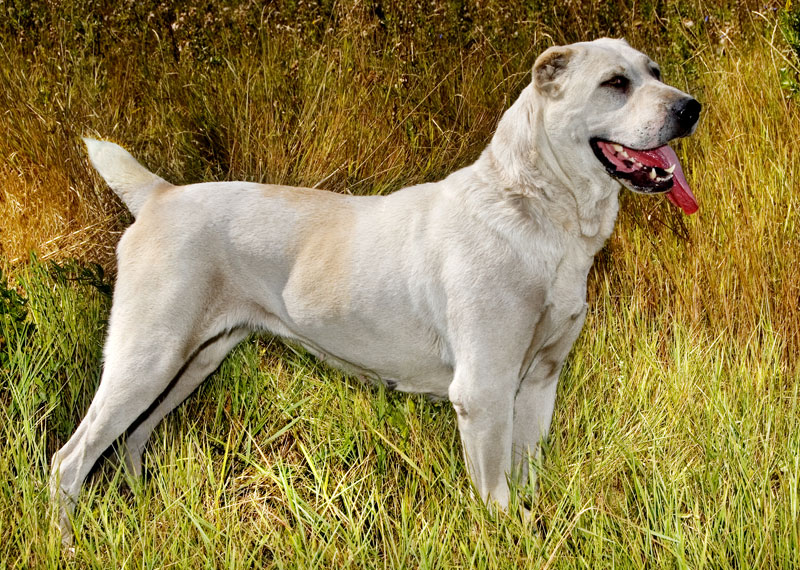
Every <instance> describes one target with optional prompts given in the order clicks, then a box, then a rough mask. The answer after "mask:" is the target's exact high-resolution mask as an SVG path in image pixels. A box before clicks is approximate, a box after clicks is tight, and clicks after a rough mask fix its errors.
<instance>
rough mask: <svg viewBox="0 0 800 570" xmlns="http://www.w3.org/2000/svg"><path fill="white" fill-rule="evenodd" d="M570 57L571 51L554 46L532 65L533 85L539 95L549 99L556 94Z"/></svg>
mask: <svg viewBox="0 0 800 570" xmlns="http://www.w3.org/2000/svg"><path fill="white" fill-rule="evenodd" d="M572 55H573V50H572V49H570V48H568V47H563V46H554V47H551V48H548V49H547V50H545V52H544V53H543V54H542V55H540V56H539V57H538V58H537V59H536V63H534V64H533V84H534V85H535V86H536V89H537V90H538V91H539V92H540V93H542V94H544V95H550V96H551V97H552V96H555V95H557V94H558V91H559V88H560V87H561V82H560V79H561V76H562V75H563V74H564V72H565V71H566V70H567V66H568V65H569V60H570V59H571V58H572Z"/></svg>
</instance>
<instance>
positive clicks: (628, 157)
mask: <svg viewBox="0 0 800 570" xmlns="http://www.w3.org/2000/svg"><path fill="white" fill-rule="evenodd" d="M591 145H592V150H593V151H594V154H595V156H597V158H598V159H599V160H600V162H602V163H603V166H605V167H606V170H607V171H608V173H609V174H610V175H611V176H613V177H614V178H616V179H618V180H619V181H620V182H622V183H623V184H625V185H626V186H628V187H629V188H631V189H632V190H634V191H636V192H644V193H646V194H661V193H665V192H666V194H667V198H669V201H670V202H672V203H673V204H675V205H676V206H678V207H679V208H680V209H681V210H683V211H684V212H685V213H686V214H694V213H695V212H696V211H697V209H698V205H697V199H696V198H695V197H694V194H692V191H691V189H690V188H689V183H688V182H687V181H686V176H684V174H683V169H682V168H681V165H680V162H678V156H677V155H676V154H675V151H674V150H672V149H671V148H670V147H669V145H664V146H662V147H659V148H654V149H650V150H635V149H632V148H628V147H626V146H623V145H621V144H618V143H614V142H609V141H604V140H600V139H593V140H592V141H591Z"/></svg>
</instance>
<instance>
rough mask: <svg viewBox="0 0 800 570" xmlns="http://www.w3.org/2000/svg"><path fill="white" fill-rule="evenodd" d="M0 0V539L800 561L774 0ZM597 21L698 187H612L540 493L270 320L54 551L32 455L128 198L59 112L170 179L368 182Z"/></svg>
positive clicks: (175, 549) (6, 543)
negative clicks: (692, 127)
mask: <svg viewBox="0 0 800 570" xmlns="http://www.w3.org/2000/svg"><path fill="white" fill-rule="evenodd" d="M634 7H635V9H633V8H634ZM752 8H758V9H763V6H760V5H757V6H752ZM0 9H2V10H6V18H5V19H3V18H0V32H1V33H2V35H1V36H0V109H2V110H3V112H2V113H0V126H1V127H2V129H3V131H2V132H3V136H2V137H0V230H1V231H2V233H0V247H2V251H0V254H2V263H1V264H0V265H2V267H3V274H2V276H1V277H0V309H2V310H0V406H2V410H3V412H4V415H5V417H6V419H5V421H3V422H2V423H0V437H2V440H3V441H4V442H6V443H5V445H4V446H3V447H2V448H0V561H2V565H5V566H9V567H56V566H59V565H75V566H80V567H83V566H95V567H122V566H136V567H138V566H143V567H163V566H168V565H177V566H180V567H192V568H194V567H254V566H255V567H261V566H264V567H297V568H332V567H343V568H344V567H366V568H374V567H384V568H404V567H408V568H417V567H421V568H439V567H443V568H444V567H447V568H449V567H463V568H506V567H507V568H514V567H530V568H574V567H589V568H598V567H625V568H627V567H631V568H654V567H669V568H673V567H679V568H703V567H706V568H792V567H797V566H798V565H800V560H799V558H800V554H798V552H800V549H799V547H800V530H799V529H800V520H798V516H799V514H798V510H800V504H799V503H800V431H798V430H797V428H796V426H797V425H798V423H800V410H798V396H799V394H798V373H799V372H800V368H798V365H797V357H796V355H797V353H798V349H800V315H798V305H799V304H800V259H798V256H800V253H799V252H800V248H798V247H797V243H798V235H799V234H800V228H798V210H799V209H800V197H798V192H797V183H796V181H797V180H798V179H800V172H798V168H800V166H799V165H798V156H797V152H798V151H797V146H798V140H800V120H798V119H800V117H798V106H797V101H796V99H794V100H793V99H789V98H787V93H788V92H786V91H782V90H781V88H780V82H781V78H782V77H783V78H784V79H785V77H786V74H785V73H783V74H782V73H781V68H784V67H786V65H787V62H786V60H785V59H784V57H783V55H784V54H783V52H782V50H783V48H782V46H781V45H780V44H779V43H777V42H778V41H779V38H780V35H779V34H778V33H777V30H776V29H775V27H774V26H775V22H776V19H775V18H774V16H772V13H771V12H772V11H771V10H765V11H764V12H763V13H762V14H761V15H759V14H754V13H753V12H751V11H749V10H748V7H747V6H744V5H741V4H739V3H737V4H733V3H731V4H718V5H715V6H713V7H712V8H707V7H704V6H703V5H702V4H700V3H692V2H679V3H659V2H653V3H637V4H636V5H635V6H634V5H633V4H631V5H628V4H626V3H620V4H619V5H617V4H612V3H600V2H590V1H586V2H581V3H578V2H575V3H561V4H558V5H555V6H549V5H547V4H545V3H539V2H532V3H528V4H527V5H520V6H514V7H512V8H509V7H506V6H505V5H504V4H501V3H492V2H489V3H485V4H484V3H481V5H480V6H472V5H469V4H462V3H455V2H453V3H441V4H436V5H430V6H429V5H427V4H425V5H422V4H413V3H405V4H402V5H396V6H394V5H393V6H389V5H385V4H383V3H380V2H374V3H366V4H365V3H347V4H345V3H324V2H323V3H321V4H313V5H307V4H305V3H303V2H298V3H296V4H295V3H289V2H286V3H281V2H278V3H275V4H271V5H270V7H268V8H266V9H262V8H261V7H260V6H256V5H247V6H245V7H239V6H234V5H233V4H231V6H230V7H229V9H228V10H226V9H225V5H220V6H219V8H218V9H217V10H215V11H213V12H211V11H206V10H205V8H204V7H203V6H201V5H199V4H193V3H186V4H184V5H181V7H178V8H168V7H165V6H163V5H161V4H159V3H157V2H154V1H153V2H138V3H134V2H131V3H129V4H127V5H126V6H124V7H122V8H115V7H114V6H113V5H111V4H103V3H92V2H88V1H87V2H81V1H79V0H74V1H72V2H69V3H50V2H34V3H25V4H23V3H15V2H7V3H5V4H3V7H2V8H0ZM706 16H707V17H708V19H707V20H706ZM762 16H763V17H762ZM601 34H608V35H622V34H624V35H626V36H627V37H628V39H629V40H630V41H631V43H633V45H634V46H635V47H639V48H641V49H644V50H645V51H647V52H649V53H650V54H651V55H653V56H654V57H656V58H657V59H659V60H660V61H661V62H662V63H663V64H664V67H665V71H666V76H667V79H668V80H669V81H670V82H672V83H673V84H676V85H678V86H679V87H681V88H684V89H686V90H687V91H689V92H691V93H693V94H695V95H696V96H697V97H698V98H699V99H700V100H701V101H702V103H703V105H704V112H703V118H702V120H701V125H700V127H699V129H698V131H697V133H696V134H695V135H694V136H693V137H692V138H691V139H688V140H687V141H685V142H684V143H681V144H680V145H679V147H678V152H679V155H681V157H682V161H683V164H684V167H685V170H686V171H687V173H688V175H689V179H690V182H691V183H692V186H693V188H694V190H695V193H696V194H697V195H698V197H699V199H700V202H701V210H700V213H699V214H698V215H696V216H694V217H692V218H684V217H681V215H679V214H678V213H677V212H675V211H674V209H671V208H670V207H669V205H668V204H665V203H664V201H663V200H660V199H654V198H647V197H641V196H632V195H627V194H625V195H623V205H622V206H623V207H622V213H621V215H620V221H619V224H618V228H617V230H616V231H615V233H614V235H613V236H612V238H611V240H610V241H609V243H608V245H607V247H606V248H605V249H604V250H603V252H602V253H601V255H600V256H599V258H598V261H597V264H596V267H595V270H594V271H593V273H592V275H591V280H590V306H591V310H590V314H589V317H588V319H587V323H586V326H585V329H584V332H583V334H582V336H581V338H580V339H579V341H578V343H577V344H576V346H575V348H574V350H573V352H572V354H571V356H570V359H569V361H568V364H567V367H566V368H565V371H564V373H563V375H562V378H561V384H560V388H559V395H558V403H557V407H556V414H555V418H554V423H553V432H552V436H551V437H550V439H549V441H548V444H547V448H546V452H545V455H544V459H543V464H542V465H541V466H539V468H540V472H541V474H540V483H541V486H540V489H539V493H538V495H537V496H536V497H535V499H533V503H532V504H531V505H530V507H531V510H532V513H533V518H532V520H530V521H523V520H521V519H517V518H516V517H513V516H502V515H495V514H492V513H489V512H487V511H485V509H484V508H483V507H482V506H481V505H480V503H478V502H476V501H475V500H474V499H473V498H472V497H471V491H470V487H469V482H468V478H467V475H466V472H465V470H464V466H463V462H462V460H461V455H460V449H459V442H458V435H457V430H456V426H455V421H454V417H453V414H452V413H451V410H450V407H449V406H448V405H447V404H435V403H431V402H428V401H427V400H425V399H424V398H421V397H416V396H407V395H400V394H394V393H391V392H386V391H383V390H374V389H369V388H365V387H363V386H362V385H360V384H359V383H358V382H356V381H354V380H353V379H350V378H347V377H344V376H343V375H342V374H340V373H338V372H336V371H334V370H331V369H329V368H327V367H325V366H323V365H320V364H319V363H317V362H316V361H315V360H313V359H312V358H310V357H309V356H308V355H306V354H304V353H303V352H301V351H297V350H296V349H294V348H291V347H287V346H285V345H283V344H281V343H279V342H277V341H274V340H271V339H268V338H262V339H258V340H250V341H247V342H245V343H243V344H242V345H240V347H238V348H237V349H236V350H235V351H234V354H232V355H231V357H230V358H229V359H227V360H226V361H225V363H224V364H223V366H222V367H221V369H220V370H219V371H218V372H217V373H216V374H215V375H214V376H212V377H211V378H210V379H209V380H208V381H207V382H206V383H205V384H204V386H203V387H202V388H201V389H200V390H199V391H198V393H197V394H195V395H194V396H193V397H192V398H190V399H189V400H188V401H187V402H186V404H184V405H183V406H182V407H181V408H179V409H178V410H177V411H176V412H174V413H173V414H172V415H170V416H169V417H168V418H167V419H166V421H165V422H164V423H163V425H162V426H160V427H159V428H158V429H157V430H156V433H155V434H154V437H153V439H152V441H151V443H150V445H149V447H148V449H147V451H146V452H145V466H146V473H147V475H146V477H145V478H144V479H143V480H140V481H139V480H132V479H130V478H128V477H127V475H126V474H125V473H124V471H123V470H122V469H120V468H119V467H118V462H117V459H116V452H115V450H114V449H112V450H110V451H109V453H108V454H107V457H106V458H105V459H103V460H101V462H100V463H99V466H98V468H97V469H96V470H95V472H94V473H93V474H92V476H91V477H90V480H89V486H88V488H87V490H86V491H85V492H84V493H83V494H82V497H81V501H80V503H79V505H78V511H77V513H76V517H75V524H76V527H77V528H76V530H77V532H76V538H77V549H76V554H75V557H74V558H73V559H71V560H70V559H62V557H61V552H60V544H59V538H58V537H57V536H56V534H55V533H54V531H53V530H52V529H51V527H50V519H49V512H48V506H49V505H48V496H47V487H46V482H47V473H48V467H49V465H48V462H49V457H50V454H51V453H52V452H53V451H54V450H55V449H56V448H57V447H58V446H59V445H61V444H62V443H63V442H64V441H65V440H66V438H67V437H68V436H69V435H70V433H71V431H72V430H73V429H74V427H75V426H76V425H77V422H78V421H79V420H80V418H81V416H82V414H83V412H84V411H85V409H86V407H87V406H88V403H89V401H90V399H91V396H92V395H93V392H94V389H95V387H96V385H97V382H98V379H99V373H100V366H101V364H100V353H101V345H102V339H103V333H104V330H105V318H106V316H107V314H108V308H109V303H110V297H109V289H110V279H109V277H108V276H107V275H109V274H113V247H114V244H115V241H116V239H117V237H118V235H119V232H120V231H121V230H122V229H123V228H124V226H125V225H126V224H127V223H128V222H129V221H130V220H129V217H128V216H127V215H126V214H125V213H124V212H123V211H122V209H121V207H120V205H119V204H118V203H117V202H115V201H114V199H113V197H112V194H111V193H110V191H108V190H107V189H106V188H105V187H103V186H102V184H101V182H100V181H99V179H98V178H96V177H95V175H94V174H93V173H92V172H91V171H90V169H89V168H88V166H87V164H86V159H85V156H84V151H83V149H82V148H81V145H80V144H79V135H82V134H95V135H98V136H102V137H111V138H113V139H115V140H117V141H118V142H121V143H123V144H125V145H126V146H128V147H129V148H131V150H133V151H134V153H135V154H136V155H137V156H139V157H142V159H143V162H145V163H146V164H147V165H149V166H150V167H152V168H154V169H155V170H157V171H158V172H159V173H160V174H161V175H163V176H165V177H167V178H168V179H171V180H173V181H175V182H190V181H197V180H201V179H206V178H216V179H242V178H245V179H251V180H261V181H270V182H282V183H289V184H304V185H315V184H320V185H321V186H322V187H325V188H328V189H332V190H334V191H340V192H353V193H378V192H388V191H391V190H393V189H396V188H399V187H401V186H403V185H406V184H411V183H414V182H420V181H426V180H433V179H436V178H437V177H439V176H442V175H443V174H445V173H447V172H449V171H451V170H452V169H454V168H457V167H459V166H462V165H464V164H467V163H468V162H469V161H470V160H472V159H474V158H475V157H476V156H477V153H478V152H480V149H481V148H482V146H483V145H484V144H485V143H486V141H487V140H488V137H489V136H490V134H491V130H492V128H493V126H494V124H495V121H496V119H497V117H498V116H499V114H500V112H501V111H502V110H503V108H505V107H507V106H508V104H509V103H510V101H511V100H513V98H514V97H515V95H516V94H517V93H518V92H519V90H520V89H521V88H522V86H523V85H524V84H525V83H526V82H527V81H528V78H529V69H530V66H531V64H532V62H533V60H534V58H535V56H536V54H537V53H538V52H539V51H540V50H541V49H542V48H544V47H545V46H547V45H549V44H550V43H551V42H552V41H556V42H559V43H561V42H568V41H573V40H577V39H585V38H587V37H592V36H596V35H601ZM31 249H35V250H37V251H38V252H39V253H38V257H35V258H33V259H32V260H29V257H28V255H29V251H30V250H31ZM71 257H77V258H79V259H80V260H81V263H74V262H66V263H65V262H63V260H65V259H67V258H71ZM53 259H57V260H61V261H60V264H58V265H56V264H53V263H52V262H51V260H53ZM90 262H98V263H99V264H100V266H94V265H91V263H90ZM99 267H104V268H105V272H104V271H103V270H101V269H99Z"/></svg>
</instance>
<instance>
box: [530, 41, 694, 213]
mask: <svg viewBox="0 0 800 570" xmlns="http://www.w3.org/2000/svg"><path fill="white" fill-rule="evenodd" d="M533 81H534V87H535V89H536V91H537V95H538V98H539V101H540V102H541V105H542V111H543V120H544V129H545V131H546V132H547V136H548V138H549V139H550V141H551V146H552V147H553V148H555V149H560V148H568V149H570V153H569V154H570V155H571V156H572V160H571V164H568V165H564V167H565V168H567V169H569V170H572V171H573V172H580V173H583V174H590V175H592V176H610V177H612V178H614V179H616V180H618V181H619V182H621V183H622V184H623V185H625V186H626V187H628V188H629V189H631V190H633V191H635V192H642V193H647V194H653V193H665V192H666V193H668V194H667V196H668V197H669V198H670V200H671V201H672V202H673V203H674V204H676V205H677V206H679V207H680V208H682V209H683V210H684V211H685V212H686V213H687V214H690V213H693V212H694V211H696V210H697V202H696V200H695V198H694V196H693V195H692V193H691V190H690V189H689V186H688V183H687V182H686V178H685V176H684V175H683V171H682V169H681V166H680V164H679V162H678V158H677V156H676V155H675V152H674V151H673V150H672V149H671V148H670V147H669V146H668V145H667V143H669V141H671V140H673V139H676V138H679V137H685V136H688V135H690V134H692V133H693V132H694V130H695V128H696V126H697V120H698V118H699V115H700V103H698V102H697V101H696V100H694V99H693V98H692V97H691V96H689V95H687V94H686V93H683V92H682V91H680V90H678V89H675V88H674V87H671V86H669V85H666V84H665V83H663V82H662V81H661V72H660V70H659V67H658V65H657V64H656V63H655V62H653V61H652V60H651V59H650V58H649V57H647V56H646V55H644V54H643V53H641V52H639V51H636V50H635V49H633V48H632V47H630V46H629V45H628V44H627V43H626V42H625V41H624V40H613V39H601V40H596V41H594V42H586V43H578V44H573V45H570V46H565V47H553V48H550V49H548V50H547V51H545V52H544V53H543V54H542V55H541V56H539V58H538V59H537V61H536V64H535V65H534V69H533Z"/></svg>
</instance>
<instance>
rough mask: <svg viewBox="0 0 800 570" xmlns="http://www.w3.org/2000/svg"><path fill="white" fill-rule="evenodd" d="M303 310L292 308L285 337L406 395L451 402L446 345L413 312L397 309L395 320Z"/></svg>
mask: <svg viewBox="0 0 800 570" xmlns="http://www.w3.org/2000/svg"><path fill="white" fill-rule="evenodd" d="M303 309H304V310H303V311H302V312H300V313H298V311H297V307H295V306H292V305H291V304H290V305H288V306H287V307H286V310H287V315H286V319H285V320H284V321H283V322H282V323H281V324H282V325H283V326H284V327H285V331H283V332H284V334H283V335H282V336H285V337H287V338H290V339H295V340H297V341H298V342H300V344H302V345H303V346H305V347H306V348H307V349H308V350H310V351H311V352H312V353H313V354H315V355H316V356H317V357H318V358H320V359H321V360H323V361H326V362H328V363H330V364H331V365H333V366H336V367H337V368H341V369H343V370H345V371H346V372H350V373H354V374H356V375H358V376H361V377H367V378H369V379H371V380H373V381H378V382H380V383H383V384H385V385H387V386H388V387H390V388H393V389H396V390H401V391H404V392H419V393H425V394H431V395H434V396H436V397H440V398H445V397H447V390H448V387H449V386H450V383H451V381H452V379H453V368H452V366H451V365H450V363H449V361H448V357H447V351H446V348H445V346H444V343H443V342H442V341H441V339H440V338H439V337H438V335H436V334H435V333H434V332H433V330H432V329H431V327H430V324H428V323H425V322H423V321H421V320H419V321H418V320H417V319H415V318H414V316H413V314H412V313H410V312H409V311H403V310H401V309H400V307H397V310H396V311H395V312H394V314H393V315H389V314H382V315H380V317H382V318H380V319H372V318H365V316H364V314H363V313H359V312H355V313H351V314H347V315H341V316H339V315H331V314H330V313H327V314H326V313H325V311H324V310H318V311H314V312H309V309H308V307H305V306H304V307H303ZM318 309H319V308H318ZM278 332H279V334H280V331H278ZM286 333H288V334H286Z"/></svg>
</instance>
